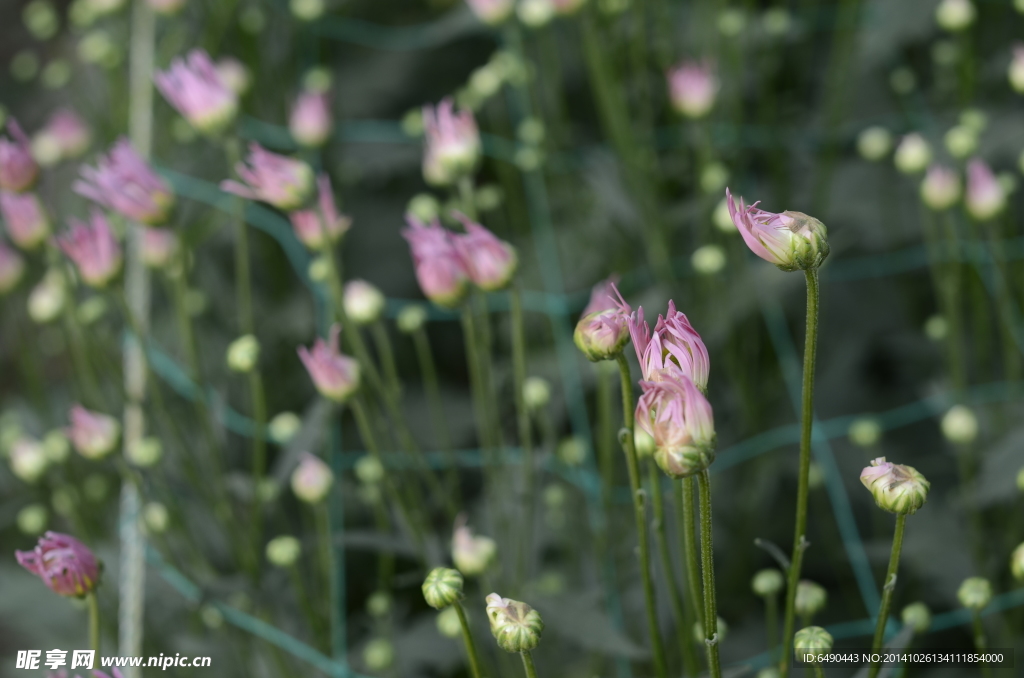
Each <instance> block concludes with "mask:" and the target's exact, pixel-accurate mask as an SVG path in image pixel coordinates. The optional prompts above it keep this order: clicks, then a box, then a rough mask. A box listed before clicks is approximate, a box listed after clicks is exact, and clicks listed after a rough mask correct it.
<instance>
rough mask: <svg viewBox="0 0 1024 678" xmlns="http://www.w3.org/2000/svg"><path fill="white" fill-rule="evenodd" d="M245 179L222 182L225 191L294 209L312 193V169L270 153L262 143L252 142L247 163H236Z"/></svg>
mask: <svg viewBox="0 0 1024 678" xmlns="http://www.w3.org/2000/svg"><path fill="white" fill-rule="evenodd" d="M235 171H236V172H237V173H238V176H240V177H241V178H242V180H243V181H244V182H245V183H244V184H243V183H239V182H237V181H222V182H221V184H220V188H221V190H222V191H226V192H228V193H234V194H235V195H240V196H242V197H243V198H248V199H250V200H260V201H262V202H265V203H269V204H271V205H273V206H274V207H276V208H278V209H280V210H284V211H286V212H287V211H291V210H296V209H299V208H301V207H302V206H303V205H305V204H306V201H307V200H309V197H310V195H311V194H312V193H313V186H314V183H315V177H314V174H313V169H312V168H311V167H310V166H309V165H307V164H306V163H305V162H303V161H302V160H297V159H295V158H289V157H287V156H284V155H278V154H277V153H271V152H270V151H268V150H266V149H264V148H263V147H262V146H260V145H259V144H256V143H253V144H250V145H249V156H248V158H246V162H244V163H242V162H240V163H238V164H237V165H235Z"/></svg>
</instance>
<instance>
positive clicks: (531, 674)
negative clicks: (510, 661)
mask: <svg viewBox="0 0 1024 678" xmlns="http://www.w3.org/2000/svg"><path fill="white" fill-rule="evenodd" d="M519 654H520V655H521V656H522V657H523V668H524V669H526V678H537V669H536V668H535V667H534V665H533V657H532V656H531V655H530V651H529V650H523V651H522V652H520V653H519Z"/></svg>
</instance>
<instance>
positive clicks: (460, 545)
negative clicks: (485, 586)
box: [452, 519, 498, 577]
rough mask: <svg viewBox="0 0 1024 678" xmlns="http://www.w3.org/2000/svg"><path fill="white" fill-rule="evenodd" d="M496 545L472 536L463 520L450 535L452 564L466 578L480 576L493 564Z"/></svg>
mask: <svg viewBox="0 0 1024 678" xmlns="http://www.w3.org/2000/svg"><path fill="white" fill-rule="evenodd" d="M497 553H498V545H497V543H496V542H495V541H494V540H493V539H491V538H490V537H485V536H483V535H474V534H473V532H472V531H471V530H470V529H469V526H468V525H466V524H465V522H464V519H462V520H460V521H459V523H457V525H456V528H455V533H454V534H453V535H452V562H454V563H455V567H457V568H458V569H459V572H461V573H462V574H464V575H465V576H467V577H475V576H476V575H478V574H482V573H483V572H485V571H486V570H487V568H489V567H490V566H491V563H493V562H494V557H495V556H496V555H497Z"/></svg>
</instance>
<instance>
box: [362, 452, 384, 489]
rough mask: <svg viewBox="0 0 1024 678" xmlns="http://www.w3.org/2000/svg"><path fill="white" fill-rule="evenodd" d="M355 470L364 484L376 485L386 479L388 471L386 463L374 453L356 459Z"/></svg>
mask: <svg viewBox="0 0 1024 678" xmlns="http://www.w3.org/2000/svg"><path fill="white" fill-rule="evenodd" d="M355 472H356V478H359V482H361V483H363V484H364V485H376V484H377V483H379V482H380V481H382V480H384V474H385V473H386V471H385V469H384V464H382V463H381V461H380V459H378V458H377V457H375V456H373V455H372V454H367V455H365V456H362V457H360V458H359V460H358V461H356V465H355Z"/></svg>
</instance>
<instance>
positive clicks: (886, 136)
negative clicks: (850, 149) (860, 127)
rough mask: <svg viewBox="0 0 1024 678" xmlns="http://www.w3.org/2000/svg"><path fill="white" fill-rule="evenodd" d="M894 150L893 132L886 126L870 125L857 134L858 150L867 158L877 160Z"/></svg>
mask: <svg viewBox="0 0 1024 678" xmlns="http://www.w3.org/2000/svg"><path fill="white" fill-rule="evenodd" d="M890 150H892V134H891V133H890V132H889V130H887V129H885V128H884V127H868V128H867V129H865V130H864V131H862V132H861V133H860V134H859V135H858V136H857V152H858V153H860V155H861V157H862V158H864V159H865V160H870V161H872V162H876V161H878V160H881V159H882V158H884V157H885V156H887V155H888V154H889V151H890Z"/></svg>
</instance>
